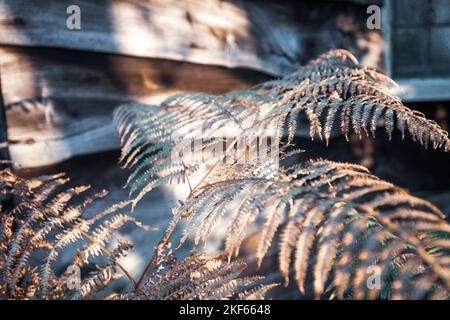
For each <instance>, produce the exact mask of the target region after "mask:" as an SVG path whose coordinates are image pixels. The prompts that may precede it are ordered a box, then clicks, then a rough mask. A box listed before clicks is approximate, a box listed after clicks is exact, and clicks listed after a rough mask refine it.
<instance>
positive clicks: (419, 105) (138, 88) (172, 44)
mask: <svg viewBox="0 0 450 320" xmlns="http://www.w3.org/2000/svg"><path fill="white" fill-rule="evenodd" d="M72 5H76V6H77V8H78V9H79V14H80V15H79V21H78V22H79V26H75V27H73V24H72V27H70V24H69V22H70V21H71V22H72V23H73V22H74V21H75V22H76V20H71V19H73V18H74V16H73V14H77V12H76V10H75V11H72V10H68V8H69V7H70V6H72ZM371 5H375V6H377V7H376V8H379V9H380V11H379V14H380V16H379V17H380V28H375V29H371V28H369V27H368V19H369V17H371V16H372V14H374V13H375V14H376V10H375V11H369V12H368V8H369V6H371ZM78 9H77V10H78ZM333 48H344V49H347V50H349V51H351V52H352V53H353V54H354V55H355V56H356V57H357V58H358V59H359V61H360V63H361V64H362V65H366V66H371V67H375V68H377V69H378V70H381V71H383V72H385V73H387V74H388V75H390V76H391V77H392V78H393V79H395V80H396V81H397V82H398V83H399V85H400V86H399V88H398V89H396V92H395V93H396V94H397V95H398V96H400V97H401V98H402V100H403V101H404V102H405V104H406V105H407V106H409V107H411V108H415V109H418V110H419V111H421V112H423V113H425V114H426V115H427V117H429V118H431V119H434V120H435V121H436V122H438V124H439V125H441V126H442V127H444V128H445V129H447V130H448V125H449V119H450V117H449V111H450V103H449V101H450V1H447V0H372V1H370V0H346V1H345V0H339V1H338V0H334V1H331V0H329V1H322V0H319V1H318V0H311V1H306V0H304V1H266V0H247V1H219V0H184V1H175V0H161V1H158V0H96V1H89V0H78V1H77V0H68V1H66V0H0V159H11V160H13V161H14V162H15V165H14V167H15V169H16V170H17V171H18V172H19V173H20V174H22V175H24V176H29V177H31V176H36V175H40V174H44V173H45V174H47V173H55V172H61V171H64V172H67V174H68V176H69V177H70V178H71V184H73V185H80V184H91V185H92V186H93V190H94V191H95V190H99V189H102V188H106V189H108V190H109V191H110V192H111V195H110V197H108V200H107V201H109V202H110V203H113V202H117V201H119V200H123V199H126V198H127V196H128V193H127V190H125V189H123V188H122V186H123V185H124V182H125V180H126V178H127V176H128V174H129V172H126V171H125V170H122V169H121V168H120V167H119V166H118V165H117V159H118V155H119V143H118V139H117V137H116V135H115V133H114V128H113V125H112V111H113V110H114V108H115V107H117V106H119V105H121V104H123V103H127V102H131V101H139V102H144V103H148V104H154V105H157V104H158V103H159V102H161V101H162V100H163V99H165V98H166V97H168V96H170V95H172V94H175V93H179V92H192V91H202V92H208V93H214V94H222V93H226V92H229V91H232V90H238V89H243V88H247V87H250V86H252V85H254V84H257V83H260V82H262V81H267V80H269V79H273V78H277V77H281V76H283V75H285V74H287V73H289V72H292V71H294V70H296V69H297V68H298V67H299V66H300V65H302V64H305V63H307V62H308V61H309V60H310V59H312V58H315V57H316V56H317V55H319V54H321V53H323V52H325V51H327V50H329V49H333ZM297 143H298V145H299V146H300V147H301V148H303V149H305V150H306V151H307V152H306V153H305V154H303V155H301V156H299V157H300V158H301V159H303V160H305V159H308V158H315V157H326V158H328V159H331V160H338V161H351V162H357V163H361V164H363V165H365V166H367V167H369V168H370V169H371V170H372V171H373V172H374V173H375V174H376V175H378V176H380V177H381V178H384V179H387V180H389V181H391V182H394V183H396V184H397V185H399V186H401V187H404V188H407V189H409V190H411V191H412V192H413V193H414V194H416V195H420V196H422V197H425V198H427V199H429V200H431V201H433V202H434V203H435V204H437V205H438V207H440V209H442V210H443V211H444V212H447V213H448V212H450V179H449V177H450V166H449V164H450V161H449V160H450V159H449V157H448V155H447V154H443V152H439V151H433V150H427V151H425V150H424V149H423V148H422V147H420V146H418V145H417V144H414V143H412V142H411V141H410V140H409V138H406V139H405V141H401V138H400V137H399V135H394V137H393V139H392V141H390V142H388V141H387V137H385V136H383V132H381V130H380V133H379V136H378V138H377V139H374V140H372V139H362V140H359V139H358V138H356V137H352V138H351V142H350V143H347V142H346V141H345V139H344V138H342V137H339V136H337V137H335V138H334V139H333V141H332V143H331V145H330V147H325V143H324V142H315V143H312V142H311V141H310V139H309V137H308V130H305V128H303V129H302V128H300V129H299V130H298V132H297ZM180 188H182V186H181V187H180V186H176V185H173V186H167V187H164V188H162V189H160V190H155V191H153V192H152V193H150V194H149V195H148V196H147V197H146V198H145V200H144V201H142V202H141V203H140V205H139V206H138V208H137V210H136V212H135V215H136V216H137V217H139V218H140V219H141V220H143V221H144V222H146V223H148V224H150V225H152V226H158V227H160V228H161V230H160V231H159V232H151V233H138V232H137V231H134V230H124V232H123V235H124V237H128V238H130V239H131V240H133V241H134V242H135V243H136V245H137V247H138V249H137V250H135V252H134V253H133V254H132V255H131V256H130V257H129V258H128V260H129V261H128V265H129V266H130V268H131V269H132V272H133V273H134V274H138V273H139V272H140V271H141V270H142V268H143V267H144V265H145V263H146V260H148V258H149V256H151V253H152V250H153V246H154V245H155V244H156V243H157V241H159V239H160V237H161V235H162V232H163V230H164V228H165V227H166V226H167V223H168V221H169V219H170V216H171V207H173V206H174V205H176V200H177V197H178V196H179V191H180V190H179V189H180ZM99 206H102V207H103V206H104V203H102V204H99ZM93 209H94V210H95V206H94V207H93ZM219 239H220V234H219V233H218V239H217V241H215V240H214V239H213V241H211V243H210V244H209V245H208V247H207V248H206V250H207V251H208V252H209V253H214V252H217V250H219V249H220V246H221V244H220V243H221V242H220V241H219ZM253 240H254V238H252V237H250V238H249V239H248V241H247V244H246V247H245V248H247V253H248V254H250V253H251V251H252V243H253ZM183 250H188V248H186V249H183V248H182V249H181V251H183ZM245 253H246V251H245V250H244V254H245ZM274 259H275V258H274ZM274 259H272V260H274ZM274 262H275V260H274V261H271V260H270V259H267V261H266V264H265V265H264V266H263V267H262V270H260V272H266V273H268V274H269V275H270V274H271V273H273V274H272V278H273V279H277V275H276V273H274V271H275V270H276V268H274V266H273V263H274ZM61 263H62V264H64V259H62V262H61ZM278 280H279V279H278ZM298 295H299V293H298V291H297V290H291V291H289V290H284V289H281V290H279V291H275V293H274V297H276V298H286V297H288V298H289V297H298Z"/></svg>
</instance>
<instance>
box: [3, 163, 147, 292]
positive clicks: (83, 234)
mask: <svg viewBox="0 0 450 320" xmlns="http://www.w3.org/2000/svg"><path fill="white" fill-rule="evenodd" d="M67 180H68V179H65V178H63V176H62V175H60V174H58V175H53V176H43V177H40V178H35V179H30V180H27V179H23V178H20V177H18V176H17V175H15V174H14V173H13V172H12V171H11V170H10V169H4V170H0V196H1V197H2V198H3V197H7V196H13V201H14V202H15V203H17V205H16V206H15V207H14V208H13V209H11V210H7V208H4V207H1V208H0V209H1V216H0V219H1V220H0V243H1V244H0V296H3V297H8V298H15V299H31V298H46V299H58V298H65V299H68V298H83V297H86V296H88V295H92V294H95V293H96V292H98V291H99V290H101V289H102V288H103V287H104V286H106V285H107V284H109V282H110V281H112V280H114V279H116V278H117V276H118V275H119V274H116V269H117V264H116V261H117V260H116V259H118V258H120V256H122V255H124V254H126V251H127V250H128V249H130V248H131V247H130V246H129V245H127V246H124V245H121V246H119V248H116V250H114V251H113V252H112V253H111V252H109V251H108V250H107V249H106V245H107V244H108V242H109V241H110V240H111V237H112V236H113V235H114V231H115V230H117V229H119V228H120V227H121V226H123V225H124V224H125V223H127V222H133V223H135V224H136V225H138V226H139V227H142V228H143V229H146V230H147V229H148V227H147V226H144V225H142V224H141V223H140V222H138V221H136V220H135V219H134V218H132V217H130V216H128V215H126V214H123V213H121V212H120V210H122V209H125V208H126V207H127V206H128V207H129V201H125V202H121V203H118V204H116V205H113V206H111V207H109V208H107V209H105V210H103V211H101V212H100V213H97V214H94V215H92V216H90V217H89V216H86V213H85V210H86V207H87V206H89V205H90V204H91V203H92V202H93V201H94V200H95V199H99V198H103V197H104V196H106V194H107V192H105V191H103V192H99V193H97V194H95V195H94V196H93V197H92V198H90V197H85V199H84V200H82V201H80V199H76V198H78V196H79V195H81V194H82V193H84V192H86V191H87V190H88V189H89V187H85V186H82V187H75V188H69V189H66V190H62V191H59V190H60V189H61V188H62V187H63V185H64V184H65V183H66V182H67ZM77 241H80V242H84V243H85V242H86V241H88V243H87V244H85V246H84V247H82V248H81V249H79V250H78V254H77V255H76V256H75V257H74V259H73V263H72V266H75V267H77V268H83V267H87V266H88V264H90V263H91V261H92V260H93V259H92V256H97V255H103V256H105V257H106V260H107V263H106V264H103V265H98V266H97V273H96V274H91V275H90V276H89V277H88V278H87V279H82V278H80V279H79V280H80V281H81V283H80V286H81V287H80V288H81V289H80V290H81V291H80V290H78V289H77V288H76V287H74V288H69V286H68V283H69V280H70V277H71V274H66V273H64V274H62V275H58V274H56V272H55V270H54V269H53V266H52V264H53V262H54V261H55V260H56V258H57V257H58V256H59V255H60V253H61V251H62V250H64V248H66V247H67V246H68V245H70V244H72V243H75V242H77ZM100 247H101V248H103V249H100ZM42 256H44V257H45V258H44V259H43V261H42ZM39 257H40V258H39Z"/></svg>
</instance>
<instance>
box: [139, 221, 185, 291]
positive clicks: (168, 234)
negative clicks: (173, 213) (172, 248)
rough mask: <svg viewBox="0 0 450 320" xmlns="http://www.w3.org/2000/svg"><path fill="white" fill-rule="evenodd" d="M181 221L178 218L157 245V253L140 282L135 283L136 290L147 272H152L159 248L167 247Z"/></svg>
mask: <svg viewBox="0 0 450 320" xmlns="http://www.w3.org/2000/svg"><path fill="white" fill-rule="evenodd" d="M179 221H180V220H178V221H176V222H175V223H174V224H172V227H171V228H170V229H169V230H168V231H167V232H166V235H165V236H164V239H163V240H162V241H161V242H160V243H159V245H157V246H156V247H155V253H154V254H153V257H152V259H151V260H150V262H149V263H148V264H147V266H146V267H145V270H144V272H143V273H142V275H141V276H140V277H139V280H138V282H137V283H134V288H135V289H136V290H137V289H139V287H140V286H141V284H142V282H143V281H144V279H145V277H146V276H147V274H148V273H149V272H150V270H151V269H152V268H153V266H154V265H155V263H156V261H157V258H158V254H157V250H158V248H161V247H165V246H166V245H167V244H168V243H169V240H170V237H171V236H172V233H173V232H174V230H175V228H176V227H177V225H178V222H179Z"/></svg>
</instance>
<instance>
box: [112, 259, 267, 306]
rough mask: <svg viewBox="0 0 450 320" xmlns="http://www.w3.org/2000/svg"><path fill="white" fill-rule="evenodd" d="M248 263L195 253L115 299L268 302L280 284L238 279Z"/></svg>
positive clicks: (258, 279) (115, 296) (246, 278)
mask: <svg viewBox="0 0 450 320" xmlns="http://www.w3.org/2000/svg"><path fill="white" fill-rule="evenodd" d="M245 267H246V264H245V263H244V262H243V261H241V260H236V261H232V262H230V263H229V262H227V259H226V257H225V256H215V257H210V256H206V255H204V254H199V253H194V254H192V255H191V256H189V257H187V258H186V259H184V260H183V261H181V262H180V263H175V264H173V265H171V266H170V269H169V270H168V271H167V272H166V273H164V274H156V275H153V276H152V277H151V278H150V279H149V280H148V281H147V282H146V283H145V284H144V285H143V286H142V287H141V288H139V289H138V290H135V291H132V292H129V293H125V294H120V295H114V296H111V297H110V299H132V300H197V299H200V300H223V299H230V298H235V297H238V298H241V299H264V297H265V294H266V293H267V291H268V290H270V289H272V288H273V287H275V286H276V284H270V285H259V286H255V284H256V283H257V282H260V281H261V280H262V279H263V277H244V278H239V277H238V276H239V275H240V274H241V273H242V271H243V270H244V269H245Z"/></svg>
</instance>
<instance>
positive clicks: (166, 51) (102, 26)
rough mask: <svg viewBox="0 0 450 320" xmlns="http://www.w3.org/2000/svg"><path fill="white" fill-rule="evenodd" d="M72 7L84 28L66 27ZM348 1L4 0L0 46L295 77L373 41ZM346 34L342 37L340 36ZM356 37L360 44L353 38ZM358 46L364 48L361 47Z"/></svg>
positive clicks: (361, 8)
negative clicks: (335, 50) (317, 60)
mask: <svg viewBox="0 0 450 320" xmlns="http://www.w3.org/2000/svg"><path fill="white" fill-rule="evenodd" d="M69 5H78V6H79V7H80V9H81V29H80V30H69V29H68V28H67V26H66V20H67V18H68V16H69V15H68V14H67V13H66V10H67V7H68V6H69ZM366 7H367V6H366V5H361V4H359V5H358V4H355V3H352V2H350V1H345V2H344V1H341V2H334V3H333V2H327V5H322V4H321V3H320V1H284V2H283V4H282V5H280V4H277V3H276V2H273V1H265V0H259V1H256V0H253V1H252V0H246V1H243V0H228V1H221V0H209V1H204V0H185V1H177V0H140V1H129V0H114V1H109V0H96V1H90V0H74V1H61V0H0V26H1V32H0V44H4V45H21V46H43V47H56V48H66V49H77V50H88V51H97V52H103V53H114V54H123V55H131V56H139V57H148V58H163V59H170V60H178V61H188V62H192V63H198V64H207V65H220V66H226V67H244V68H251V69H256V70H260V71H263V72H266V73H270V74H274V75H282V74H285V73H287V72H289V71H292V70H293V69H295V68H296V67H298V65H299V64H301V63H304V62H305V61H307V60H308V59H309V58H311V57H312V56H314V55H317V54H319V53H322V52H323V51H325V50H327V49H330V48H332V47H349V46H351V47H352V48H351V49H353V51H357V52H355V53H360V54H361V56H363V55H365V52H367V51H370V50H371V48H369V46H367V47H365V46H366V45H367V44H370V43H371V42H372V41H373V39H369V38H367V35H368V34H369V33H370V31H369V30H367V28H365V25H364V23H365V21H364V20H361V17H364V16H365V15H366V12H365V11H366ZM342 32H344V33H342ZM355 37H357V38H358V39H355ZM356 41H359V42H360V43H361V44H356Z"/></svg>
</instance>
